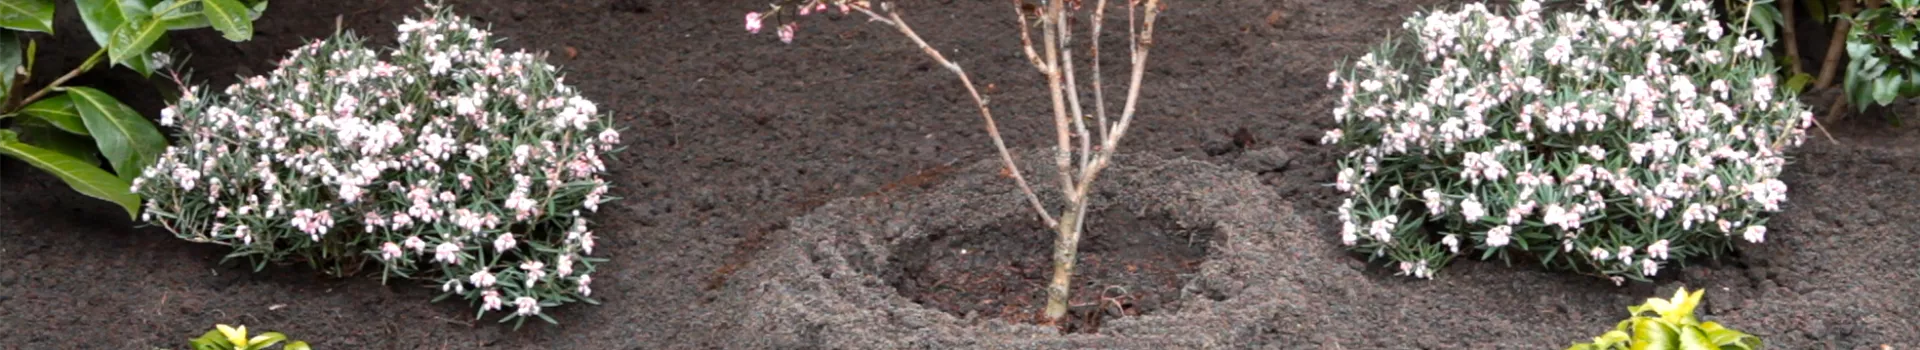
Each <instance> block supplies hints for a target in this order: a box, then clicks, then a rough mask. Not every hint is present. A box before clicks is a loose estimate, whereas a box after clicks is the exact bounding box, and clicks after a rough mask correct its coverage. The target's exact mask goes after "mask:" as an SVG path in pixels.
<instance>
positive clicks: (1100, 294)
mask: <svg viewBox="0 0 1920 350" xmlns="http://www.w3.org/2000/svg"><path fill="white" fill-rule="evenodd" d="M1087 227H1092V228H1097V229H1091V230H1088V231H1087V232H1085V233H1084V234H1083V235H1082V239H1081V241H1080V247H1079V250H1078V251H1079V258H1078V259H1076V261H1077V264H1078V265H1076V266H1075V270H1074V271H1075V272H1074V276H1073V278H1074V281H1075V283H1074V284H1073V288H1072V292H1071V293H1069V295H1071V296H1072V298H1070V299H1069V300H1070V302H1069V303H1068V305H1070V306H1071V307H1070V308H1069V311H1070V312H1071V315H1069V316H1067V317H1065V318H1064V319H1063V320H1061V321H1062V322H1060V323H1061V324H1060V326H1061V328H1062V329H1063V330H1066V331H1068V332H1073V333H1081V332H1084V333H1097V332H1099V327H1100V323H1101V321H1103V320H1105V319H1106V318H1108V317H1124V316H1138V315H1143V314H1148V313H1152V312H1154V311H1156V310H1159V309H1160V308H1161V304H1163V303H1166V302H1171V301H1175V300H1178V299H1179V297H1180V286H1181V285H1184V284H1186V282H1187V280H1188V279H1190V278H1191V277H1192V276H1191V275H1192V274H1194V273H1195V272H1198V271H1199V269H1200V262H1202V261H1204V260H1205V259H1206V257H1207V245H1208V242H1209V241H1208V238H1210V237H1211V234H1210V233H1209V232H1206V231H1205V230H1190V229H1185V228H1182V227H1180V226H1179V225H1178V224H1177V223H1176V222H1174V221H1173V220H1172V219H1171V218H1168V217H1165V216H1150V215H1149V216H1143V215H1137V214H1135V213H1134V212H1132V211H1128V210H1125V209H1124V208H1119V207H1115V206H1109V207H1105V208H1104V209H1100V210H1094V211H1093V213H1092V215H1089V216H1088V220H1087ZM1055 236H1056V235H1055V234H1053V233H1052V232H1051V231H1050V230H1048V229H1047V228H1046V227H1045V225H1042V224H1040V223H1039V222H1038V221H1037V220H1029V219H1027V218H1017V219H1015V220H1014V222H1007V223H1001V224H997V225H993V226H989V227H987V228H985V229H982V230H962V231H955V232H943V233H939V234H934V235H930V236H927V237H925V238H922V239H916V240H913V241H910V242H906V243H904V244H903V245H902V246H900V247H895V248H894V249H895V254H896V255H894V256H893V258H891V259H888V261H887V262H888V264H889V265H891V267H892V268H891V269H888V270H886V271H882V273H881V275H882V276H884V278H886V279H887V281H888V285H891V286H893V288H894V289H896V290H898V291H899V293H900V295H902V296H905V297H907V298H908V299H911V300H913V302H915V303H920V304H921V305H926V306H929V307H932V308H935V309H939V310H940V311H946V312H948V313H951V314H954V315H956V316H963V317H985V318H995V319H1001V320H1005V321H1008V322H1034V321H1036V320H1039V319H1040V317H1039V312H1040V310H1041V308H1042V307H1043V306H1045V305H1046V293H1045V290H1046V286H1047V283H1048V281H1050V278H1051V277H1052V275H1053V259H1052V258H1051V257H1052V256H1053V254H1052V252H1053V241H1054V237H1055Z"/></svg>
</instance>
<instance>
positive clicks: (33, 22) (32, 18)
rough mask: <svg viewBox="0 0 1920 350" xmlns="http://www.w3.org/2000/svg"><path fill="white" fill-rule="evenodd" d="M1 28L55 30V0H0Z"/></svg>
mask: <svg viewBox="0 0 1920 350" xmlns="http://www.w3.org/2000/svg"><path fill="white" fill-rule="evenodd" d="M0 28H8V29H14V30H24V31H29V32H42V33H52V32H53V0H6V1H0Z"/></svg>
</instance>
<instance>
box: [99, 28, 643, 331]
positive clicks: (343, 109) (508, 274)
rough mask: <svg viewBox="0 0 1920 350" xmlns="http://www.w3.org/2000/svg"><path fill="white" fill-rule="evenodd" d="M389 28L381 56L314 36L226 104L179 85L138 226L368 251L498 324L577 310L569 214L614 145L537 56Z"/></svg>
mask: <svg viewBox="0 0 1920 350" xmlns="http://www.w3.org/2000/svg"><path fill="white" fill-rule="evenodd" d="M397 32H398V38H397V39H398V40H397V46H396V47H394V48H393V49H391V50H389V51H386V52H385V53H384V54H382V53H381V52H376V51H375V50H372V49H367V48H365V47H363V45H362V43H361V41H360V40H359V39H357V38H353V37H335V38H331V39H328V40H317V41H314V42H312V43H310V44H308V45H305V46H302V47H300V48H297V49H295V50H294V51H293V52H292V53H291V54H290V55H289V56H287V57H286V58H284V59H282V60H281V61H280V62H279V67H278V69H276V70H274V71H273V72H271V73H269V74H267V75H265V76H256V77H248V78H245V79H242V81H241V82H240V83H238V84H234V85H232V86H229V87H227V88H226V89H224V90H222V91H221V93H219V94H203V93H201V91H200V89H199V88H197V87H194V88H189V89H188V91H187V94H186V97H183V98H182V99H181V100H180V101H179V103H178V105H176V106H169V107H167V108H166V109H165V111H164V112H163V115H164V116H165V118H164V119H166V120H165V122H167V123H169V124H172V125H175V126H177V127H178V128H179V129H180V130H181V135H182V136H183V137H184V138H185V140H183V141H181V142H177V143H176V144H177V145H180V146H177V147H173V148H170V149H168V150H167V151H166V153H165V154H164V156H163V157H162V159H160V160H159V161H157V162H156V163H155V164H154V165H153V166H152V168H150V169H149V170H148V171H147V172H146V173H145V175H143V176H142V177H140V178H139V179H138V180H137V181H135V188H134V190H135V191H137V192H139V193H141V194H143V195H144V196H145V197H146V198H148V199H149V201H148V202H147V203H146V206H147V209H148V210H147V213H148V216H147V217H146V220H148V221H152V222H154V223H156V224H158V225H159V226H162V227H165V228H167V229H169V230H172V231H174V232H175V233H176V234H178V235H180V236H182V237H183V238H188V239H193V240H196V241H211V242H221V243H226V244H228V245H230V246H233V247H235V249H237V250H238V251H239V252H240V253H241V254H242V255H249V256H254V257H257V258H264V259H281V258H283V257H285V256H287V255H290V254H291V255H302V256H304V257H306V258H309V259H321V258H325V257H327V255H326V254H332V253H330V252H334V251H336V250H334V249H338V248H337V247H342V246H344V247H350V249H363V251H364V252H365V254H368V255H369V256H371V257H374V258H377V259H374V260H375V261H377V262H378V263H380V264H382V265H383V267H384V268H385V269H386V270H388V271H391V272H394V273H398V274H400V275H406V276H413V277H418V278H434V277H433V276H436V275H437V276H439V277H438V282H440V284H441V286H442V289H443V291H445V292H448V293H452V294H457V295H460V296H462V297H465V298H468V299H470V300H478V301H479V303H480V304H481V305H482V309H484V310H499V309H500V308H501V305H502V303H503V302H504V301H503V300H511V301H512V302H513V303H514V306H516V307H517V311H516V312H515V313H513V315H510V316H509V317H530V316H536V315H538V314H539V313H540V311H541V310H542V307H543V306H553V305H558V304H559V303H561V302H562V301H566V300H578V299H580V298H583V297H585V296H586V295H587V294H588V293H590V291H591V289H590V288H589V287H588V283H590V281H591V277H589V275H588V274H589V273H590V272H592V266H591V265H590V262H591V260H589V258H587V256H588V254H591V253H592V251H593V245H594V242H593V233H592V232H590V231H588V229H587V223H588V220H587V219H586V218H585V217H584V216H583V215H581V212H580V210H578V209H579V208H585V209H586V210H587V211H588V212H592V211H596V210H597V209H598V208H599V206H600V205H601V204H602V202H605V201H607V200H608V199H609V198H608V196H609V191H610V187H611V186H610V183H608V182H607V181H606V180H605V179H603V178H602V177H601V176H602V175H604V174H605V172H606V171H607V166H606V164H605V163H604V162H603V161H602V159H601V158H602V156H603V155H605V154H607V153H609V152H612V151H614V150H615V149H616V148H617V147H618V145H619V143H620V141H621V140H620V133H619V132H618V131H616V130H615V129H614V128H613V127H612V126H611V125H610V123H609V119H608V118H606V117H605V116H604V115H603V114H602V113H601V111H600V109H599V107H598V106H596V105H595V104H594V103H593V102H592V101H589V100H587V99H586V98H585V97H582V96H581V95H580V93H579V92H577V91H575V90H574V89H573V88H571V87H569V86H567V85H566V84H564V79H563V78H562V77H561V76H560V73H559V70H558V69H557V68H556V67H554V66H552V65H550V64H548V63H546V62H545V60H544V58H543V56H542V55H539V54H533V53H527V52H514V53H507V52H504V51H502V50H500V49H497V48H494V47H493V46H492V39H490V38H491V34H490V33H488V32H487V31H486V30H484V29H482V28H479V27H475V26H474V25H472V24H470V23H469V22H468V21H467V20H466V19H464V18H460V17H457V16H453V15H451V14H449V13H447V12H446V11H443V10H440V11H437V12H435V13H434V15H433V16H430V17H427V18H423V19H414V18H409V19H406V20H405V21H404V22H403V23H401V24H400V25H399V27H398V30H397ZM263 198H265V199H267V200H266V201H264V202H263V201H262V200H261V199H263ZM342 228H350V229H342ZM322 247H327V248H322ZM536 247H537V248H538V249H535V248H536ZM488 248H490V249H488ZM322 249H325V250H324V251H323V250H322Z"/></svg>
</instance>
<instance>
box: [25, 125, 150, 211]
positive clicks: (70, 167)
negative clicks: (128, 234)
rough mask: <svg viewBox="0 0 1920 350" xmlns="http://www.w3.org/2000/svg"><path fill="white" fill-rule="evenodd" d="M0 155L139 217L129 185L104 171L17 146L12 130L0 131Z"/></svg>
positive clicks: (50, 153)
mask: <svg viewBox="0 0 1920 350" xmlns="http://www.w3.org/2000/svg"><path fill="white" fill-rule="evenodd" d="M0 154H5V155H8V156H12V157H14V158H17V159H20V160H21V161H25V162H27V164H32V165H33V167H35V168H40V170H45V171H46V172H47V173H50V174H53V175H54V176H55V177H59V178H60V181H64V182H66V183H67V186H69V187H73V190H74V191H78V192H80V194H84V195H87V196H88V197H93V198H99V199H101V200H105V201H108V202H112V203H114V204H119V205H120V207H121V208H125V209H126V210H127V216H128V217H137V216H139V215H140V196H139V195H135V194H133V192H131V190H130V189H131V188H132V187H133V186H132V185H130V184H129V183H128V182H127V181H126V180H121V179H120V178H117V177H114V176H113V174H108V173H107V172H106V171H105V170H100V168H98V167H95V166H92V165H87V164H86V162H82V161H80V160H78V159H74V158H73V157H68V156H66V155H63V154H60V153H59V152H54V151H50V150H46V149H42V148H39V147H34V146H32V145H28V144H25V143H20V141H19V140H18V139H17V137H16V136H14V135H13V132H12V131H5V130H0Z"/></svg>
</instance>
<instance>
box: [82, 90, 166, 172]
mask: <svg viewBox="0 0 1920 350" xmlns="http://www.w3.org/2000/svg"><path fill="white" fill-rule="evenodd" d="M67 93H68V94H70V95H73V102H74V106H75V109H77V110H79V111H80V118H81V120H84V121H86V122H87V131H88V132H90V133H92V134H93V140H94V143H95V144H97V145H99V146H100V154H102V155H105V156H107V162H108V163H111V164H113V171H114V173H116V174H120V178H121V179H124V180H127V181H133V178H135V177H138V176H140V171H142V170H144V169H146V167H147V165H148V164H153V162H154V160H156V159H160V153H161V152H165V151H166V148H167V140H166V138H165V137H162V136H160V130H159V129H156V128H154V126H153V122H149V121H147V119H146V118H142V117H141V116H140V114H139V113H136V112H134V111H133V108H132V107H127V105H126V104H123V103H120V100H116V99H114V98H113V96H109V95H107V93H105V92H100V90H94V89H92V88H86V87H72V88H67Z"/></svg>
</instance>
